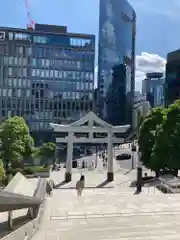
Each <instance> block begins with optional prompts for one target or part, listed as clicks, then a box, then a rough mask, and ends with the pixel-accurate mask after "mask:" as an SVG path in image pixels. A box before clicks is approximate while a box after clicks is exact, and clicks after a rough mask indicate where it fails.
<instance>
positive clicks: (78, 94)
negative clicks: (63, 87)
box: [32, 90, 93, 102]
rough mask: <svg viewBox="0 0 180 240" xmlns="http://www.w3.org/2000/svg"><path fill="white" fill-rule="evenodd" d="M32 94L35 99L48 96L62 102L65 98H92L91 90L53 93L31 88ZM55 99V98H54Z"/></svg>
mask: <svg viewBox="0 0 180 240" xmlns="http://www.w3.org/2000/svg"><path fill="white" fill-rule="evenodd" d="M32 96H35V98H36V99H43V98H48V99H56V101H59V102H62V101H63V100H65V99H74V100H75V99H90V100H92V99H93V94H92V92H88V93H84V92H68V91H67V92H65V91H64V92H62V93H60V92H59V93H58V97H57V95H55V93H54V92H53V91H46V92H44V91H43V90H39V91H37V90H32ZM54 101H55V100H54Z"/></svg>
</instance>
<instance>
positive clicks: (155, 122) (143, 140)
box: [138, 108, 166, 169]
mask: <svg viewBox="0 0 180 240" xmlns="http://www.w3.org/2000/svg"><path fill="white" fill-rule="evenodd" d="M165 116H166V110H165V109H164V108H154V109H152V110H151V112H150V113H149V114H148V115H147V116H145V117H144V119H143V122H142V124H141V126H140V130H139V140H138V143H139V149H140V152H141V159H140V160H141V162H142V163H143V164H144V165H145V166H146V167H148V168H150V169H154V164H153V163H154V162H153V161H151V154H152V150H153V147H154V143H155V139H156V135H157V130H158V129H159V128H160V126H161V124H162V123H163V121H164V118H165Z"/></svg>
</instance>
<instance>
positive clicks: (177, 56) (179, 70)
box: [165, 49, 180, 107]
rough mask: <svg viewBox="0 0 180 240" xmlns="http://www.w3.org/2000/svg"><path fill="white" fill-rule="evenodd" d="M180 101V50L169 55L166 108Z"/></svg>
mask: <svg viewBox="0 0 180 240" xmlns="http://www.w3.org/2000/svg"><path fill="white" fill-rule="evenodd" d="M177 99H180V49H178V50H176V51H173V52H170V53H168V55H167V63H166V80H165V106H166V107H168V106H169V105H170V104H172V103H174V101H176V100H177Z"/></svg>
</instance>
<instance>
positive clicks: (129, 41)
mask: <svg viewBox="0 0 180 240" xmlns="http://www.w3.org/2000/svg"><path fill="white" fill-rule="evenodd" d="M135 37H136V15H135V12H134V10H133V8H132V7H131V5H130V4H129V3H128V2H127V1H126V0H121V1H120V0H100V16H99V56H98V68H99V69H98V89H99V91H98V92H99V98H98V101H99V113H100V116H101V117H102V118H103V119H105V120H106V121H108V122H109V123H111V124H114V125H119V124H132V108H133V93H134V85H135Z"/></svg>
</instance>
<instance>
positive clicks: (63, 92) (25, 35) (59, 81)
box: [0, 24, 95, 141]
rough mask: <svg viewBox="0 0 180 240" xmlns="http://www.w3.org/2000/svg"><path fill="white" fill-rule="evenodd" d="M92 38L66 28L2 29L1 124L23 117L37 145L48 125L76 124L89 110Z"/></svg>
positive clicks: (48, 134) (49, 132)
mask: <svg viewBox="0 0 180 240" xmlns="http://www.w3.org/2000/svg"><path fill="white" fill-rule="evenodd" d="M94 54H95V36H94V35H87V34H74V33H68V32H67V27H63V26H62V27H61V26H51V25H43V24H36V25H35V29H34V30H30V29H26V30H25V29H16V28H6V27H1V28H0V118H7V117H10V116H15V115H18V116H23V117H24V118H25V119H26V120H27V122H28V124H29V126H30V129H31V132H32V133H33V134H34V136H36V137H37V138H38V139H39V140H41V141H44V140H51V136H52V129H51V128H50V125H49V123H50V122H55V123H65V122H66V123H67V122H72V121H75V120H78V119H79V118H81V117H82V116H83V115H85V114H86V113H87V112H89V111H90V110H92V107H93V87H94Z"/></svg>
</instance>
